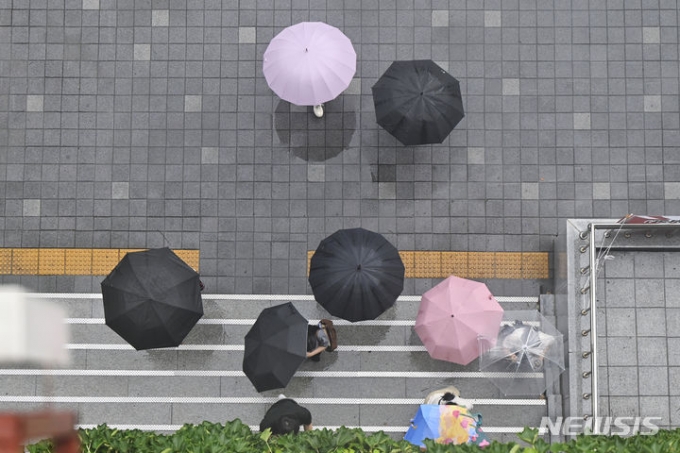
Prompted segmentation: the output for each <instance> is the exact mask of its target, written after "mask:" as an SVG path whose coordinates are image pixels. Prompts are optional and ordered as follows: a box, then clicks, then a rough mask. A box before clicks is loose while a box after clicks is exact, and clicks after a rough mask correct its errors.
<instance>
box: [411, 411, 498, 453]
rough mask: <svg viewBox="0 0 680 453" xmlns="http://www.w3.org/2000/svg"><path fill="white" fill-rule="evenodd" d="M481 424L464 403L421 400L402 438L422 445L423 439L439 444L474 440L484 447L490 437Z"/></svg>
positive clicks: (466, 442) (465, 442)
mask: <svg viewBox="0 0 680 453" xmlns="http://www.w3.org/2000/svg"><path fill="white" fill-rule="evenodd" d="M480 425H481V423H479V422H478V420H477V418H476V417H474V416H472V415H471V414H470V413H468V411H467V409H466V408H464V407H461V406H438V405H434V404H421V405H420V407H419V408H418V412H417V413H416V416H415V417H413V419H412V420H411V425H410V426H409V428H408V431H406V434H405V435H404V440H407V441H409V442H411V443H412V444H414V445H418V446H419V447H423V448H424V447H425V444H424V443H423V441H424V440H425V439H432V440H434V441H435V442H437V443H439V444H455V445H461V444H476V445H479V446H480V447H484V446H486V445H488V444H489V441H488V440H487V439H486V434H484V433H483V432H482V429H481V426H480Z"/></svg>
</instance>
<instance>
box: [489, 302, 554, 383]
mask: <svg viewBox="0 0 680 453" xmlns="http://www.w3.org/2000/svg"><path fill="white" fill-rule="evenodd" d="M503 318H504V321H503V325H502V326H501V329H500V331H499V333H498V336H497V338H496V341H495V345H494V346H492V347H490V346H489V343H488V342H483V341H482V342H480V353H481V355H480V358H479V368H480V370H481V371H486V372H491V373H492V374H490V376H492V377H491V378H490V380H491V381H492V382H493V383H494V385H496V387H498V388H499V389H500V390H501V391H502V392H503V393H504V394H505V395H509V396H510V395H512V396H520V395H524V396H529V395H531V396H535V395H539V394H541V393H542V392H543V391H544V390H545V389H546V388H547V387H548V385H550V384H551V383H552V382H553V381H554V380H555V379H557V378H558V376H559V375H560V373H562V372H563V371H564V370H565V366H564V339H563V336H562V334H561V333H560V332H559V330H557V328H555V326H554V325H553V324H552V323H551V322H550V321H548V320H547V319H546V318H545V317H544V316H543V315H541V314H540V313H539V312H538V311H536V310H525V311H508V312H505V313H504V316H503Z"/></svg>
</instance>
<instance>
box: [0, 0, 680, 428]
mask: <svg viewBox="0 0 680 453" xmlns="http://www.w3.org/2000/svg"><path fill="white" fill-rule="evenodd" d="M308 20H310V21H316V20H321V21H325V22H328V23H330V24H332V25H335V26H337V27H339V28H341V29H342V30H343V31H344V32H345V33H346V34H347V35H348V36H349V37H350V38H351V39H352V42H353V44H354V47H355V49H356V51H357V55H358V61H357V74H356V77H355V79H354V80H353V82H352V83H351V84H350V86H349V88H348V89H347V90H346V92H345V93H344V94H343V95H341V96H340V97H338V98H337V99H336V100H334V101H332V102H329V103H328V104H327V105H326V111H327V113H326V115H325V117H324V118H323V119H317V118H315V117H314V116H313V115H312V113H311V111H310V109H308V108H304V107H296V106H291V105H289V104H287V103H286V102H282V101H280V100H279V99H278V98H277V97H276V96H275V95H273V94H272V92H271V91H270V89H269V88H268V87H267V84H266V82H265V80H264V78H263V76H262V71H261V64H262V54H263V52H264V49H265V48H266V46H267V43H268V42H269V40H270V39H271V38H272V37H273V36H274V35H275V34H276V33H277V32H279V31H280V30H281V29H282V28H283V27H285V26H288V25H291V24H293V23H296V22H299V21H308ZM678 39H679V37H678V3H677V1H676V0H658V1H644V2H640V1H634V0H633V1H628V0H626V1H622V0H611V1H607V2H601V1H592V2H588V1H581V0H572V1H558V2H553V1H545V0H510V1H505V0H504V1H502V2H501V1H500V0H496V1H494V0H487V1H484V2H481V1H462V0H328V1H322V0H239V1H237V0H221V1H220V0H191V1H188V2H187V1H176V0H62V1H58V0H57V1H52V0H49V1H48V0H13V1H10V0H0V212H2V213H3V215H2V216H1V217H0V231H1V232H2V234H0V247H4V248H55V247H59V248H84V249H90V248H115V249H119V248H122V249H130V248H145V247H158V246H163V245H170V246H171V247H173V248H176V249H187V250H199V251H200V270H201V274H202V278H203V280H204V282H205V283H206V286H207V288H208V289H207V291H208V292H210V293H215V294H309V292H310V289H309V287H308V284H307V280H306V260H307V252H308V251H309V250H314V249H315V248H316V246H317V245H318V243H319V241H320V240H321V239H322V238H323V237H325V236H326V235H328V234H331V233H333V232H334V231H336V230H337V229H339V228H345V227H355V226H362V227H364V228H367V229H371V230H374V231H377V232H380V233H382V234H384V235H385V236H386V237H387V238H388V239H389V240H390V241H391V242H392V243H393V244H394V245H395V246H397V247H398V248H399V249H400V250H416V251H447V252H524V253H527V252H529V253H533V252H552V251H553V245H554V241H555V238H556V237H557V235H558V234H560V233H562V232H564V228H565V227H564V225H565V222H566V219H568V218H591V217H597V218H620V217H623V216H624V215H625V214H627V213H629V212H634V213H641V214H677V213H678V212H680V152H679V151H678V145H677V144H678V143H680V107H679V106H680V102H679V101H678V99H679V94H680V82H679V75H680V68H679V64H678ZM426 58H431V59H433V60H434V61H435V62H437V63H438V64H439V65H440V66H441V67H442V68H444V69H446V70H448V71H449V72H450V73H451V74H452V75H454V76H455V77H457V78H458V79H459V80H460V82H461V89H462V92H463V97H464V99H463V100H464V106H465V110H466V117H465V118H464V119H463V121H462V122H461V123H460V124H459V125H458V126H457V128H456V129H455V130H454V131H453V133H452V134H451V135H450V136H449V137H448V138H447V139H446V140H445V141H444V143H443V144H441V145H433V146H420V147H405V146H403V145H401V144H400V143H399V142H397V141H396V139H394V138H393V137H392V136H391V135H389V134H388V133H387V132H385V131H384V130H382V129H381V128H380V127H379V126H377V124H376V123H375V115H374V108H373V103H372V98H371V86H372V85H373V84H374V83H375V81H376V80H377V79H378V77H379V76H380V75H381V74H382V72H383V71H384V70H385V69H386V68H387V67H388V66H389V64H390V63H391V62H392V61H393V60H395V59H426ZM100 279H101V278H100V277H93V276H91V275H59V276H57V275H12V274H10V275H2V276H0V282H20V283H22V284H24V285H26V286H27V287H29V288H31V289H32V290H34V291H42V292H64V293H74V292H75V293H81V292H84V293H91V292H96V291H98V290H99V281H100ZM438 280H439V279H438V278H409V279H408V280H407V282H406V286H405V291H404V294H406V295H419V294H421V293H422V292H424V291H425V290H427V289H429V288H430V287H431V286H432V285H433V284H435V283H436V282H437V281H438ZM486 280H487V281H488V283H489V286H490V287H491V289H492V291H494V292H495V293H496V294H500V295H502V296H537V295H538V293H539V292H540V288H541V287H543V288H544V289H551V288H550V287H551V285H552V279H551V278H547V279H543V278H541V279H508V278H489V279H486ZM675 377H677V374H669V379H671V378H672V379H674V378H675ZM676 384H677V383H676V382H670V381H669V386H673V385H676ZM0 407H2V406H0ZM671 418H672V417H671Z"/></svg>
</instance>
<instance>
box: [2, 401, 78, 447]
mask: <svg viewBox="0 0 680 453" xmlns="http://www.w3.org/2000/svg"><path fill="white" fill-rule="evenodd" d="M75 423H76V416H75V414H73V413H71V412H55V411H41V412H29V413H0V453H22V452H23V451H24V447H23V446H24V445H25V444H26V443H27V442H35V441H37V440H39V439H44V438H51V440H52V443H53V445H54V450H53V451H54V453H80V438H79V437H78V433H77V432H76V430H75V429H74V426H75Z"/></svg>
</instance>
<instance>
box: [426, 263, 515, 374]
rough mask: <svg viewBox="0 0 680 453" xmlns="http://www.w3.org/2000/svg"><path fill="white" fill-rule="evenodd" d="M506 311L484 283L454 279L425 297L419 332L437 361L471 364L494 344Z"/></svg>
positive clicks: (445, 282) (432, 290)
mask: <svg viewBox="0 0 680 453" xmlns="http://www.w3.org/2000/svg"><path fill="white" fill-rule="evenodd" d="M502 319H503V309H502V308H501V306H500V305H499V304H498V302H497V301H496V298H495V297H494V296H493V294H491V291H489V288H487V287H486V285H485V284H484V283H480V282H476V281H473V280H467V279H464V278H460V277H455V276H451V277H449V278H447V279H446V280H444V281H442V282H441V283H439V284H438V285H437V286H435V287H434V288H432V289H430V290H429V291H427V292H426V293H425V294H423V297H422V299H421V301H420V308H419V309H418V316H417V317H416V325H415V331H416V333H417V334H418V336H419V337H420V339H421V341H422V342H423V344H424V345H425V347H426V348H427V351H428V352H429V353H430V356H431V357H432V358H434V359H439V360H446V361H449V362H454V363H459V364H461V365H467V364H468V363H470V362H472V361H473V360H474V359H476V358H477V357H478V356H479V344H478V337H480V336H481V337H483V338H486V339H487V340H486V341H487V342H489V343H492V342H493V339H495V338H496V335H497V334H498V329H499V328H500V324H501V320H502Z"/></svg>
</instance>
